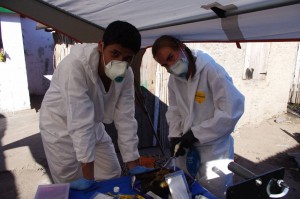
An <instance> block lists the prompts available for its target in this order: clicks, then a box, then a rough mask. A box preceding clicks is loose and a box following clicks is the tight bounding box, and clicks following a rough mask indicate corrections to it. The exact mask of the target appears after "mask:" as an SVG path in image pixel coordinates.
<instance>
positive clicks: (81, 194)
mask: <svg viewBox="0 0 300 199" xmlns="http://www.w3.org/2000/svg"><path fill="white" fill-rule="evenodd" d="M115 186H118V187H120V193H121V194H129V195H133V194H136V193H137V192H136V191H134V190H132V189H131V187H130V176H124V177H120V178H116V179H111V180H105V181H102V182H97V183H95V184H94V185H93V186H92V187H90V188H89V189H87V190H85V191H76V190H72V189H70V192H69V198H70V199H91V197H92V196H93V195H94V194H95V193H96V192H101V193H104V194H106V193H108V192H110V193H113V188H114V187H115ZM191 192H192V194H193V195H196V194H201V195H203V196H205V197H207V198H209V199H216V197H215V196H214V195H212V194H211V193H210V192H208V191H207V190H206V189H205V188H203V187H202V186H201V185H200V184H199V183H194V184H193V185H192V188H191Z"/></svg>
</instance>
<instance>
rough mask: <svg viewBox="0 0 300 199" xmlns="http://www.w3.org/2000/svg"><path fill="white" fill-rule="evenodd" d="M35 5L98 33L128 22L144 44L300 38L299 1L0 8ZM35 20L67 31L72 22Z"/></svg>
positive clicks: (49, 2)
mask: <svg viewBox="0 0 300 199" xmlns="http://www.w3.org/2000/svg"><path fill="white" fill-rule="evenodd" d="M12 2H15V3H12ZM34 3H39V4H40V5H42V7H44V8H47V9H52V11H51V12H50V15H49V16H48V17H49V18H51V17H54V18H55V15H56V12H61V13H64V14H66V15H69V16H72V17H74V18H76V19H79V20H81V21H84V22H88V23H89V25H91V26H94V27H96V28H98V29H99V35H101V33H103V30H104V29H105V28H106V27H107V25H108V24H109V23H111V22H112V21H115V20H123V21H128V22H130V23H132V24H133V25H135V26H136V27H137V28H138V29H139V30H140V32H141V35H142V47H147V46H151V45H152V43H153V41H154V40H155V39H156V38H157V37H159V36H160V35H163V34H170V35H174V36H176V37H178V38H179V39H181V40H183V41H185V42H196V41H201V42H243V41H245V42H247V41H248V42H249V41H291V40H300V22H299V19H300V0H201V1H199V0H184V1H183V0H101V1H99V0H76V1H74V0H0V6H3V7H6V8H8V9H12V10H13V11H16V12H19V13H20V12H21V13H22V10H21V9H20V10H18V8H17V7H18V5H21V4H23V5H22V7H24V6H26V5H27V6H28V5H29V6H32V5H33V4H34ZM22 9H24V8H22ZM31 9H32V8H31ZM25 14H26V13H25ZM27 15H28V14H27ZM39 15H43V12H41V13H40V14H39ZM29 17H30V16H29ZM33 18H34V19H35V20H37V21H39V22H41V23H44V24H45V25H48V26H50V27H51V26H52V27H54V29H56V30H58V31H61V32H66V33H67V34H68V31H65V29H67V26H73V24H70V23H69V24H65V26H61V27H60V28H58V27H56V24H58V23H63V21H60V20H56V21H55V22H51V23H48V24H47V21H46V19H44V20H41V19H37V18H38V17H33ZM74 26H75V25H74ZM80 31H82V30H80ZM85 34H89V32H88V31H87V32H86V33H85ZM73 37H75V39H76V36H73ZM77 39H78V40H79V41H80V38H77ZM97 39H99V38H97ZM83 42H84V41H83Z"/></svg>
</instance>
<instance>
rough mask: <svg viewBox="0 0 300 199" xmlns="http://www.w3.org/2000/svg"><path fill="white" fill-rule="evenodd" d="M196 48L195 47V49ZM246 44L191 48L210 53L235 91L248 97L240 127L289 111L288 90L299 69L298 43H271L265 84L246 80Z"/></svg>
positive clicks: (259, 81)
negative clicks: (297, 63)
mask: <svg viewBox="0 0 300 199" xmlns="http://www.w3.org/2000/svg"><path fill="white" fill-rule="evenodd" d="M195 45H196V46H195ZM246 45H247V44H246V43H241V49H238V48H237V47H236V45H235V44H229V43H220V44H192V46H194V47H198V48H201V49H204V50H205V51H207V52H208V53H209V54H210V55H211V56H212V57H214V58H215V60H216V61H217V62H218V63H219V64H221V65H222V66H223V67H224V68H225V69H226V70H227V72H228V73H229V74H230V75H231V76H232V78H233V81H234V84H235V85H236V87H237V88H238V89H239V90H240V91H241V92H242V93H243V94H244V95H245V113H244V115H243V116H242V118H241V120H240V121H239V123H238V125H237V127H239V126H242V125H245V124H259V123H260V122H261V121H263V120H264V119H269V118H271V117H274V116H277V115H279V114H281V113H285V112H286V111H287V103H288V97H289V90H290V86H291V83H292V80H293V73H294V70H295V66H296V58H297V51H298V45H299V43H298V42H272V43H271V47H270V52H269V57H268V62H267V75H266V77H265V79H264V80H262V79H251V80H243V79H242V76H243V72H244V65H245V55H246Z"/></svg>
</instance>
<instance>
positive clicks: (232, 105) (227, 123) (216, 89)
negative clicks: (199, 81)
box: [191, 62, 244, 143]
mask: <svg viewBox="0 0 300 199" xmlns="http://www.w3.org/2000/svg"><path fill="white" fill-rule="evenodd" d="M208 64H212V65H211V66H209V67H207V68H208V71H207V78H208V81H207V82H208V84H209V85H208V86H209V87H210V89H211V92H212V95H213V104H214V108H215V110H214V114H213V117H212V118H209V119H207V120H205V121H202V122H201V123H200V124H199V125H196V126H192V128H191V130H192V132H193V133H194V136H195V137H196V138H197V139H198V140H199V141H200V143H208V142H211V141H214V140H216V139H218V138H220V137H222V136H224V135H226V134H230V133H231V132H232V131H233V130H234V128H235V125H236V123H237V122H238V120H239V119H240V117H241V116H242V115H243V113H244V96H243V95H242V94H241V93H240V92H239V91H238V90H237V88H236V87H235V86H234V85H233V83H232V81H231V79H230V77H229V76H227V74H226V73H224V72H223V70H218V69H217V67H216V66H215V65H214V64H216V65H217V63H215V62H210V63H208Z"/></svg>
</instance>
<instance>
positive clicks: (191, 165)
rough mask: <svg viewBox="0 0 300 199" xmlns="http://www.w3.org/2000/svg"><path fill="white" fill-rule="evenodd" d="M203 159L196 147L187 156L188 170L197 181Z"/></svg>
mask: <svg viewBox="0 0 300 199" xmlns="http://www.w3.org/2000/svg"><path fill="white" fill-rule="evenodd" d="M200 165H201V157H200V155H199V153H198V151H197V149H196V148H195V147H191V148H190V149H189V150H188V152H187V155H186V168H187V170H188V172H189V173H190V175H191V176H192V177H193V178H194V179H195V178H196V175H197V173H198V171H199V169H200Z"/></svg>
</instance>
